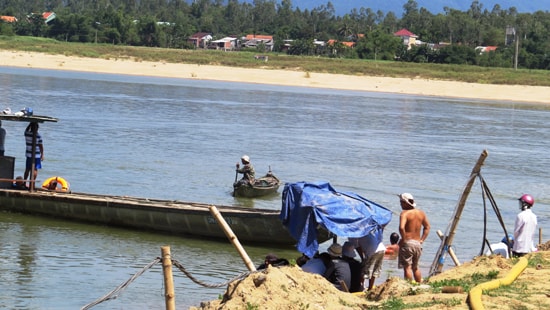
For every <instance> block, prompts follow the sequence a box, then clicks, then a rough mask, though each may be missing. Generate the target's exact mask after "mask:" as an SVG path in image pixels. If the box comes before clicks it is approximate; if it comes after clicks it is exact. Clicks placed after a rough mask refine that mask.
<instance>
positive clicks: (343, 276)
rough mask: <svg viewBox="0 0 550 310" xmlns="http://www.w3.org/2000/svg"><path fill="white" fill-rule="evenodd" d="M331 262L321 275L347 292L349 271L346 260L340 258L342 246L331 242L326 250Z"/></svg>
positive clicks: (349, 277) (349, 278) (349, 281)
mask: <svg viewBox="0 0 550 310" xmlns="http://www.w3.org/2000/svg"><path fill="white" fill-rule="evenodd" d="M327 252H328V254H329V255H330V257H331V264H330V266H329V267H328V268H327V270H326V271H325V274H324V275H323V276H324V277H325V278H326V279H327V280H328V281H330V282H331V283H332V284H334V286H335V287H336V288H337V289H339V290H341V291H344V292H349V288H350V286H351V271H350V268H349V264H348V262H346V261H345V260H343V259H342V246H341V245H340V244H338V243H333V244H332V245H331V246H330V247H329V248H328V250H327Z"/></svg>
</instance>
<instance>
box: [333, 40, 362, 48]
mask: <svg viewBox="0 0 550 310" xmlns="http://www.w3.org/2000/svg"><path fill="white" fill-rule="evenodd" d="M336 43H340V44H342V45H344V46H346V47H349V48H353V47H355V42H350V41H337V40H334V39H330V40H328V41H327V44H328V45H334V44H336Z"/></svg>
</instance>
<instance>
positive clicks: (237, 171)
mask: <svg viewBox="0 0 550 310" xmlns="http://www.w3.org/2000/svg"><path fill="white" fill-rule="evenodd" d="M237 167H238V166H237ZM238 177H239V169H235V182H233V197H235V184H237V178H238Z"/></svg>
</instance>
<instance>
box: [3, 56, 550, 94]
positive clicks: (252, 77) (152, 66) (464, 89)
mask: <svg viewBox="0 0 550 310" xmlns="http://www.w3.org/2000/svg"><path fill="white" fill-rule="evenodd" d="M0 66H11V67H24V68H41V69H54V70H70V71H85V72H102V73H116V74H128V75H142V76H156V77H170V78H184V79H199V80H218V81H231V82H245V83H258V84H271V85H289V86H304V87H318V88H333V89H342V90H358V91H373V92H386V93H398V94H411V95H423V96H437V97H451V98H472V99H484V100H500V101H517V102H531V103H546V104H550V96H549V95H548V94H550V87H539V86H520V85H511V86H510V85H485V84H473V83H463V82H453V81H436V80H426V79H408V78H389V77H372V76H350V75H340V74H324V73H309V74H308V73H305V72H300V71H287V70H268V69H246V68H234V67H222V66H205V65H191V64H172V63H159V62H147V61H132V60H117V59H99V58H82V57H73V56H64V55H48V54H43V53H34V52H23V51H6V50H2V51H0Z"/></svg>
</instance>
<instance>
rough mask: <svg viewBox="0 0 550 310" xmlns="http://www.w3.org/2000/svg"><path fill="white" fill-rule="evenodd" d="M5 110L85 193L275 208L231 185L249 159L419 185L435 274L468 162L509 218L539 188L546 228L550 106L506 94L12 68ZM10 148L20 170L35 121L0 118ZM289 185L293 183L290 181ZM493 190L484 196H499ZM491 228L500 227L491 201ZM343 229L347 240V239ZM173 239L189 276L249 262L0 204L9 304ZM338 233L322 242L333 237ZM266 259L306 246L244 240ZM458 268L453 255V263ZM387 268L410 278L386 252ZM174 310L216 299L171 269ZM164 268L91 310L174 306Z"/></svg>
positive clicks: (182, 241)
mask: <svg viewBox="0 0 550 310" xmlns="http://www.w3.org/2000/svg"><path fill="white" fill-rule="evenodd" d="M0 90H1V93H2V103H1V105H0V109H4V108H6V107H10V108H11V109H12V110H13V111H17V110H19V109H22V108H24V107H32V109H33V110H34V113H35V114H36V115H47V116H52V117H56V118H58V119H59V122H57V123H44V124H42V125H41V126H40V133H41V134H42V136H43V138H44V146H45V160H44V162H43V169H41V170H40V171H39V176H38V179H39V180H45V179H46V178H48V177H50V176H56V175H57V176H62V177H64V178H65V179H67V180H68V181H69V182H70V184H71V189H72V190H73V191H77V192H90V193H95V194H115V195H128V196H139V197H148V198H164V199H178V200H183V201H195V202H204V203H212V204H224V205H244V206H248V207H251V208H267V209H279V208H280V205H281V201H280V194H279V195H278V196H273V197H269V198H265V199H255V200H250V199H237V198H233V197H232V196H231V190H232V187H231V185H232V183H233V181H234V180H235V172H234V165H235V163H236V162H238V161H239V158H240V157H241V156H242V155H243V154H247V155H249V156H250V157H251V161H252V163H253V164H254V166H255V168H256V172H257V174H264V173H265V172H267V170H268V169H269V167H271V169H272V170H273V172H274V173H275V174H276V175H277V176H279V178H281V179H282V180H283V181H284V182H298V181H308V182H313V181H329V182H330V183H331V184H332V185H333V186H334V187H335V188H336V189H337V190H341V191H353V192H356V193H358V194H360V195H362V196H364V197H367V198H368V199H371V200H373V201H376V202H378V203H380V204H382V205H384V206H386V207H388V208H389V209H391V210H392V211H394V212H395V215H394V218H393V220H392V221H391V223H390V224H389V225H388V226H387V228H386V233H385V238H386V239H388V240H389V235H390V233H391V232H393V231H397V226H398V220H399V219H398V213H399V211H400V207H399V201H398V198H397V196H396V195H397V194H399V193H401V192H410V193H412V194H413V195H414V196H415V199H416V201H417V203H418V207H419V208H421V209H423V210H425V211H426V212H427V214H428V216H429V219H430V222H431V224H432V233H431V234H430V236H429V238H428V240H427V242H426V243H425V245H424V254H423V256H422V259H421V266H422V270H423V273H424V275H427V273H428V270H429V268H430V265H431V264H432V261H433V259H434V257H435V253H436V252H437V249H438V247H439V244H440V242H439V239H438V237H437V235H436V234H435V231H436V230H442V231H445V230H446V229H447V226H448V224H449V221H450V220H451V217H452V214H453V211H454V209H455V207H456V205H457V202H458V198H459V196H460V194H461V192H462V190H463V188H464V185H465V183H466V181H467V179H468V177H469V175H470V172H471V170H472V168H473V166H474V164H475V162H476V161H477V159H478V157H479V156H480V154H481V152H482V151H483V150H484V149H486V150H487V151H488V152H489V156H488V157H487V159H486V161H485V165H484V166H483V168H482V175H483V177H484V179H485V181H486V182H487V183H488V185H489V187H490V189H491V193H492V195H493V196H494V197H495V200H496V202H497V204H498V208H499V211H500V213H501V214H502V216H503V220H504V222H505V224H506V228H507V229H508V231H511V230H512V229H513V222H514V217H515V214H516V213H517V212H518V206H517V201H516V199H517V198H518V197H519V196H520V195H521V194H523V193H530V194H532V195H533V196H534V197H535V199H536V204H535V207H534V209H533V210H534V212H535V213H536V214H537V215H538V218H539V227H540V228H542V231H543V235H544V234H546V232H547V231H548V229H549V228H550V227H549V226H550V224H549V222H548V216H549V215H550V211H548V208H547V207H548V205H549V203H550V196H549V194H548V193H550V184H549V182H548V177H547V175H546V171H547V168H548V167H549V166H550V152H549V147H548V141H550V107H547V106H543V105H538V104H529V103H516V102H513V101H510V102H494V101H475V100H460V99H449V98H430V97H422V96H410V95H396V94H385V93H371V92H360V91H356V92H353V91H338V90H329V89H313V88H298V87H277V86H266V85H261V84H245V83H225V82H214V81H198V80H187V79H169V78H151V77H135V76H125V75H106V74H92V73H79V72H66V71H52V70H38V69H15V68H7V67H4V68H0ZM3 127H4V128H5V129H6V130H7V132H8V135H7V139H6V155H7V156H14V157H16V164H15V170H16V172H15V174H16V175H21V174H22V173H23V171H24V149H25V145H24V137H23V131H24V128H25V124H23V123H18V122H7V121H4V122H3ZM479 188H480V185H479V181H476V184H475V185H474V187H473V189H472V192H471V194H470V198H469V199H468V202H467V205H466V208H465V210H464V213H463V215H462V218H461V220H460V223H459V225H458V227H457V231H456V235H455V239H454V243H453V246H454V250H455V252H456V254H457V256H458V258H459V260H461V261H467V260H470V259H471V258H472V257H474V256H475V255H478V253H479V251H480V249H481V245H482V243H483V238H482V236H483V231H484V223H483V215H484V204H483V197H482V195H481V191H480V189H479ZM280 191H281V190H280ZM487 203H488V202H487ZM488 208H489V210H488V211H487V219H488V220H487V221H488V224H487V237H488V239H489V241H490V242H496V241H498V240H500V239H501V238H502V236H503V232H502V228H501V227H500V225H499V224H498V220H497V217H496V215H495V213H494V212H493V211H492V209H491V208H490V206H489V205H488ZM343 241H345V240H341V242H343ZM164 245H170V247H171V252H172V255H173V257H174V258H175V259H177V260H178V261H179V262H181V263H182V265H183V266H184V267H185V268H186V269H187V270H188V271H190V272H191V273H192V274H193V276H195V277H196V278H197V279H199V280H200V281H202V282H205V283H208V284H218V283H223V282H225V281H227V280H228V279H230V278H232V277H234V276H237V275H238V274H240V273H241V272H244V271H246V267H245V265H244V264H243V263H242V261H241V260H240V256H239V255H238V253H237V252H236V251H235V250H234V248H233V247H232V246H231V245H230V244H229V243H227V242H223V241H220V242H212V241H208V242H205V241H202V240H199V239H193V238H183V237H175V236H165V235H162V234H154V233H147V232H141V231H129V230H124V229H117V228H111V227H104V226H92V225H85V224H79V223H72V222H67V221H60V220H55V219H48V218H39V217H34V216H28V215H19V214H11V213H4V212H1V213H0V262H1V263H0V274H1V275H2V280H3V281H1V282H0V300H1V302H0V308H5V309H78V308H80V307H82V306H84V305H86V304H88V303H90V302H92V301H94V300H96V299H98V298H100V297H102V296H103V295H105V294H106V293H108V292H109V291H111V290H112V289H114V288H115V287H117V286H118V285H120V284H121V283H123V282H125V281H126V280H128V279H129V278H130V277H131V276H132V275H133V274H135V273H137V272H139V271H141V270H142V268H143V267H144V266H146V265H147V264H149V263H150V262H152V261H153V260H154V259H155V258H156V257H158V256H160V248H161V247H162V246H164ZM326 246H327V244H326V243H325V244H323V245H322V249H323V247H324V248H326ZM245 249H246V250H247V253H248V254H249V256H250V257H251V259H252V260H253V261H254V262H255V263H256V264H259V263H261V261H262V258H263V256H265V254H267V253H268V252H276V253H278V254H279V256H283V257H286V258H290V259H292V258H296V257H298V256H299V255H300V253H297V252H296V251H295V250H294V249H292V248H287V249H280V248H273V247H271V246H270V245H269V244H266V245H265V246H257V245H256V246H251V245H250V246H249V245H245ZM451 266H452V261H450V259H448V261H446V263H445V268H449V267H451ZM384 270H385V271H384V272H383V276H381V279H380V281H383V280H385V278H386V277H387V276H388V275H398V276H402V271H401V270H398V269H396V263H395V261H387V262H386V263H385V265H384ZM174 276H175V290H176V304H177V306H178V308H187V307H189V306H191V305H198V304H199V303H200V302H201V301H205V300H213V299H217V298H218V296H219V295H220V294H222V293H223V292H224V288H223V287H222V288H204V287H202V286H200V285H198V284H195V283H194V282H192V281H191V280H190V279H189V278H187V277H186V276H185V275H183V273H181V272H179V271H178V270H175V271H174ZM162 281H163V279H162V268H161V267H160V266H159V265H155V266H153V268H151V269H150V270H148V271H147V272H145V273H144V274H143V275H142V276H140V277H139V278H137V279H136V281H135V282H133V283H132V284H131V285H130V286H129V287H128V288H127V289H126V291H124V292H123V293H122V294H121V295H120V296H119V297H118V298H117V299H115V300H111V301H108V302H104V303H102V304H99V305H97V306H95V307H94V309H163V308H164V298H163V296H162V293H163V283H162Z"/></svg>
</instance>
